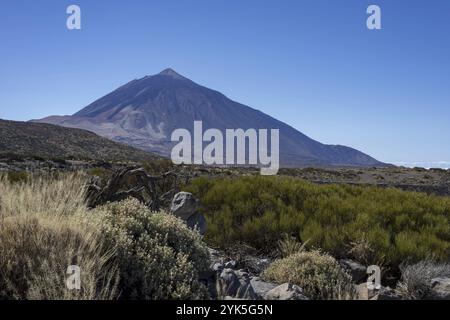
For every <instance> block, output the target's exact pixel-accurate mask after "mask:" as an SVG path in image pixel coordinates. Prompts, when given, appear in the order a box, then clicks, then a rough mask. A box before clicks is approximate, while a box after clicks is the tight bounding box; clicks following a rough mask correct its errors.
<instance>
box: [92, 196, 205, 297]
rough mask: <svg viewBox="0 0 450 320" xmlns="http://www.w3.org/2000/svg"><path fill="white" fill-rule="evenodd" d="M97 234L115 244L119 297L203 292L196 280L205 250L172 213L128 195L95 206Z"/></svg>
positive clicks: (189, 294) (185, 294)
mask: <svg viewBox="0 0 450 320" xmlns="http://www.w3.org/2000/svg"><path fill="white" fill-rule="evenodd" d="M94 215H97V216H98V218H99V220H100V221H101V223H102V234H103V235H104V237H105V241H106V242H107V243H108V244H109V245H110V246H115V247H116V250H117V251H116V255H115V263H116V264H117V265H118V269H119V271H120V283H119V288H120V290H121V292H120V298H122V299H200V298H207V292H206V287H205V286H204V285H203V284H201V283H199V281H198V276H199V272H200V271H204V270H206V269H207V267H208V261H209V253H208V250H207V248H206V246H205V245H204V244H203V243H202V242H201V238H200V235H199V234H198V233H197V232H195V231H192V230H190V229H188V228H187V227H186V225H185V224H184V223H183V222H182V221H181V220H180V219H178V218H176V217H175V216H172V215H169V214H167V213H164V212H159V213H154V212H150V210H149V209H148V208H147V207H145V206H144V205H143V204H141V203H140V202H139V201H138V200H136V199H134V198H130V199H127V200H124V201H122V202H118V203H110V204H107V205H105V206H103V207H100V208H98V209H96V210H95V213H94Z"/></svg>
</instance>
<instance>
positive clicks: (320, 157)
mask: <svg viewBox="0 0 450 320" xmlns="http://www.w3.org/2000/svg"><path fill="white" fill-rule="evenodd" d="M196 120H201V121H202V122H203V128H204V130H206V129H208V128H217V129H219V130H222V131H223V132H224V130H225V129H238V128H241V129H244V130H246V129H249V128H254V129H279V130H280V164H281V165H282V166H285V167H286V166H287V167H304V166H362V167H366V166H385V164H383V163H381V162H379V161H377V160H375V159H373V158H372V157H370V156H368V155H366V154H364V153H362V152H360V151H358V150H355V149H352V148H349V147H345V146H340V145H325V144H322V143H320V142H317V141H315V140H313V139H311V138H309V137H307V136H306V135H304V134H303V133H301V132H299V131H297V130H296V129H294V128H293V127H291V126H289V125H287V124H285V123H283V122H281V121H278V120H276V119H274V118H272V117H271V116H268V115H267V114H264V113H262V112H261V111H258V110H255V109H253V108H250V107H248V106H245V105H243V104H240V103H238V102H235V101H232V100H230V99H228V98H227V97H226V96H224V95H223V94H221V93H220V92H217V91H214V90H211V89H208V88H205V87H203V86H201V85H198V84H196V83H195V82H193V81H191V80H189V79H187V78H185V77H183V76H182V75H180V74H178V73H177V72H175V71H174V70H172V69H170V68H169V69H165V70H163V71H162V72H160V73H159V74H156V75H153V76H146V77H144V78H141V79H136V80H133V81H131V82H129V83H127V84H125V85H123V86H121V87H119V88H118V89H116V90H114V91H113V92H111V93H109V94H107V95H106V96H104V97H102V98H100V99H98V100H96V101H94V102H93V103H91V104H90V105H88V106H87V107H85V108H83V109H82V110H80V111H79V112H77V113H75V114H74V115H72V116H52V117H48V118H44V119H41V120H35V121H37V122H44V123H51V124H57V125H61V126H65V127H73V128H81V129H86V130H90V131H93V132H95V133H97V134H99V135H100V136H103V137H106V138H109V139H112V140H114V141H118V142H122V143H126V144H129V145H132V146H135V147H138V148H141V149H144V150H147V151H151V152H155V153H158V154H160V155H163V156H169V155H170V151H171V148H172V146H173V145H174V143H172V142H171V141H170V136H171V133H172V132H173V130H175V129H178V128H185V129H188V130H189V131H190V132H191V133H192V132H193V123H194V121H196Z"/></svg>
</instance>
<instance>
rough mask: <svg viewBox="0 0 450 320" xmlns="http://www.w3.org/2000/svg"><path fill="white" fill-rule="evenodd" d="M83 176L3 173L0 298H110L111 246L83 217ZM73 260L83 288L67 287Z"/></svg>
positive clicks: (0, 189)
mask: <svg viewBox="0 0 450 320" xmlns="http://www.w3.org/2000/svg"><path fill="white" fill-rule="evenodd" d="M84 183H85V180H84V177H83V176H82V175H77V174H68V175H63V176H60V177H59V178H58V179H52V178H49V177H47V178H46V177H39V178H33V177H32V178H30V179H27V180H26V181H23V182H16V183H11V182H10V181H8V180H7V179H6V178H5V177H4V176H3V177H0V230H1V231H0V257H1V259H0V299H112V298H114V297H115V296H116V286H115V283H116V282H117V281H116V280H117V277H116V274H117V272H116V270H115V268H114V265H112V264H111V263H110V261H111V257H112V255H113V254H114V251H113V249H111V248H107V247H105V246H104V245H103V240H102V238H101V234H100V233H99V232H98V229H96V228H95V226H94V225H93V224H92V223H88V222H87V221H86V220H84V219H83V218H82V217H83V216H86V214H87V212H86V211H87V209H86V206H85V204H84V187H83V186H84ZM69 265H78V266H79V267H80V268H81V290H69V289H67V287H66V276H67V275H66V270H67V267H68V266H69Z"/></svg>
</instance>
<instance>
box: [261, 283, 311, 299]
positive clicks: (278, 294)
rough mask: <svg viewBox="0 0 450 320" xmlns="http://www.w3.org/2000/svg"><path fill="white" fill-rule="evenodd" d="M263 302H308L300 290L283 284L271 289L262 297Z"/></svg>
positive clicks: (297, 287) (292, 285)
mask: <svg viewBox="0 0 450 320" xmlns="http://www.w3.org/2000/svg"><path fill="white" fill-rule="evenodd" d="M264 299H265V300H308V298H307V297H306V296H305V295H304V294H303V290H302V288H300V287H299V286H296V285H295V284H290V283H284V284H282V285H279V286H278V287H275V288H273V289H272V290H270V291H269V292H267V293H266V294H265V296H264Z"/></svg>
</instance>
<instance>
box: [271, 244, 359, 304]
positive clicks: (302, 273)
mask: <svg viewBox="0 0 450 320" xmlns="http://www.w3.org/2000/svg"><path fill="white" fill-rule="evenodd" d="M262 277H263V278H264V279H266V280H267V281H274V282H277V283H280V284H281V283H286V282H289V283H292V284H296V285H298V286H300V287H301V288H302V289H303V290H304V292H305V295H306V296H307V297H308V298H310V299H326V300H328V299H339V300H340V299H353V298H355V297H356V291H355V288H354V285H353V284H352V282H351V277H350V276H349V275H348V274H346V273H345V272H344V271H343V270H342V269H341V267H340V266H339V263H338V262H337V261H336V260H335V259H334V258H333V257H331V256H330V255H328V254H324V253H321V252H320V251H318V250H313V251H310V252H305V251H303V252H299V253H295V254H293V255H290V256H288V257H287V258H284V259H281V260H277V261H275V262H274V263H272V264H271V265H270V266H269V268H268V269H266V270H265V271H264V272H263V274H262Z"/></svg>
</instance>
